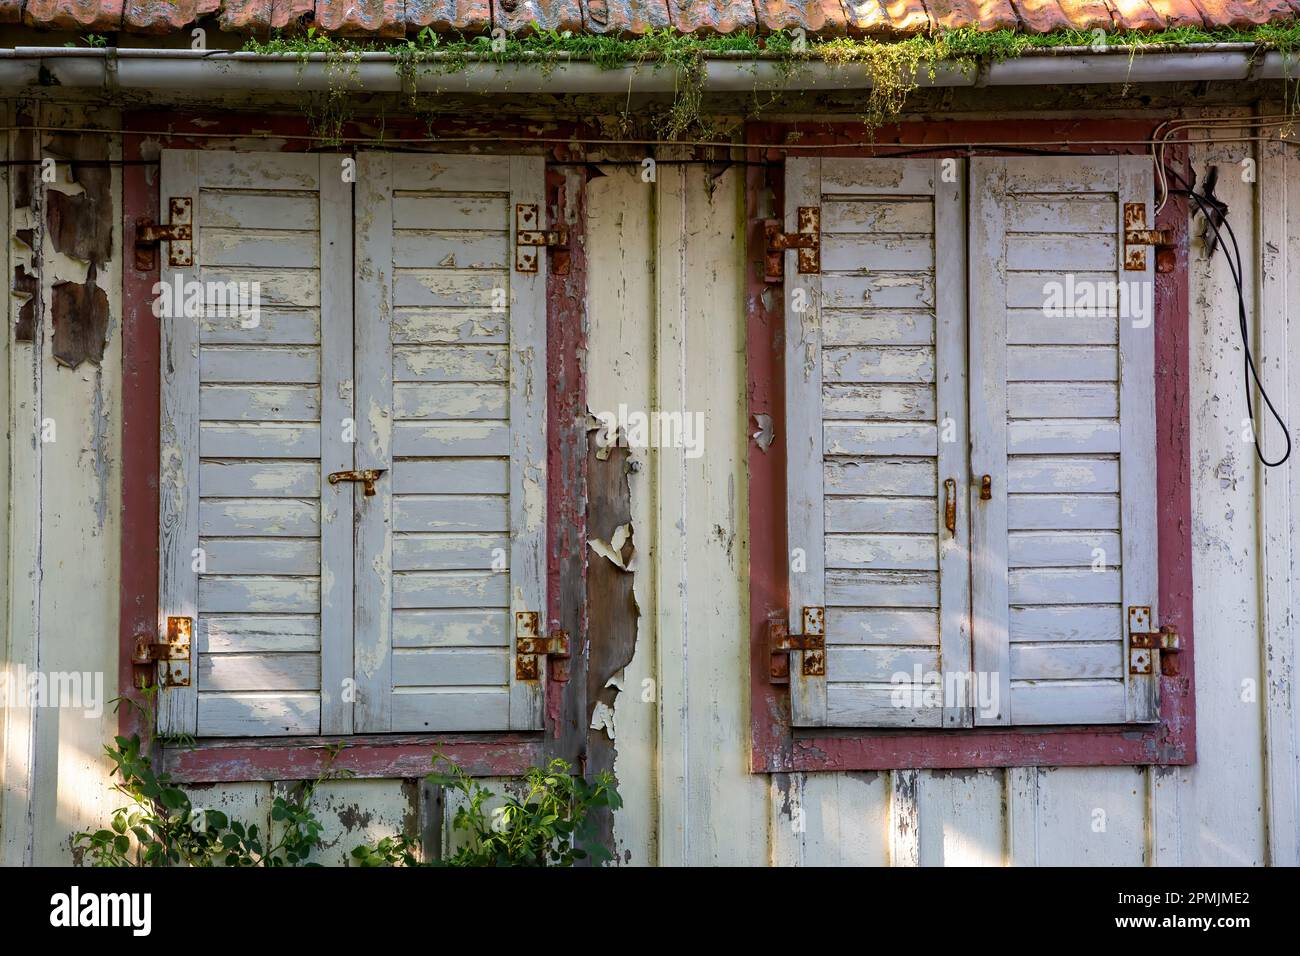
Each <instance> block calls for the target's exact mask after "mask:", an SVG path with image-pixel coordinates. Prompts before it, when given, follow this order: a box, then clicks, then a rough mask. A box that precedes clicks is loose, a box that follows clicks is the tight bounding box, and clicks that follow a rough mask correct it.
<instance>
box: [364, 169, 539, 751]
mask: <svg viewBox="0 0 1300 956" xmlns="http://www.w3.org/2000/svg"><path fill="white" fill-rule="evenodd" d="M543 177H544V165H543V162H542V160H541V159H540V158H536V157H497V156H435V155H419V156H416V155H402V154H388V153H363V154H362V155H361V156H360V157H359V161H358V169H357V192H356V201H357V258H358V272H357V289H356V291H357V312H356V315H357V318H356V322H357V326H356V338H357V409H358V415H357V418H358V421H357V427H358V433H357V467H358V468H383V469H385V470H386V473H385V475H384V476H383V478H381V479H380V481H379V482H378V484H377V486H376V492H377V493H376V495H375V496H374V497H371V498H365V497H363V496H362V494H361V491H360V489H359V488H358V489H357V491H356V507H357V530H358V534H357V564H356V586H357V599H356V670H357V679H358V683H359V691H360V698H359V700H358V707H357V712H356V714H357V730H358V731H390V730H391V731H408V732H415V731H449V730H478V731H487V730H532V729H539V728H541V726H542V702H543V683H544V676H543V680H542V681H531V682H530V681H517V680H516V679H515V665H514V639H515V614H516V613H518V612H524V611H534V612H537V613H538V614H539V615H540V620H541V621H542V622H543V623H544V622H545V620H546V601H545V529H546V521H545V502H546V421H545V409H546V392H547V381H546V375H545V360H546V324H545V320H546V307H545V290H546V255H545V253H544V252H542V253H540V254H539V255H538V257H537V258H538V261H539V266H538V271H536V272H531V273H530V272H520V271H517V270H516V269H515V268H514V255H513V239H514V231H515V205H516V204H518V203H532V204H536V205H537V206H538V209H539V210H544V208H545V206H544V203H545V199H544V178H543ZM494 306H495V307H494ZM494 559H495V567H494ZM542 671H543V675H544V673H545V666H543V667H542Z"/></svg>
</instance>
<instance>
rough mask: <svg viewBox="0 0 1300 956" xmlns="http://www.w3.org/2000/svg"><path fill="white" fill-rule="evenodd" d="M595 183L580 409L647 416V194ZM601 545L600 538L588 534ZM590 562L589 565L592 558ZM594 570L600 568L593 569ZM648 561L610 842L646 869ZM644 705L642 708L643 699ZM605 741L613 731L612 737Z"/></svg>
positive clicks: (643, 471)
mask: <svg viewBox="0 0 1300 956" xmlns="http://www.w3.org/2000/svg"><path fill="white" fill-rule="evenodd" d="M604 172H605V175H604V176H599V177H596V178H593V179H591V180H589V181H588V182H587V184H586V187H585V188H586V196H587V210H588V213H587V237H588V239H587V245H586V250H587V276H588V301H589V308H588V310H587V314H588V317H589V323H590V328H589V330H588V333H587V356H588V358H589V361H588V362H587V363H586V367H585V372H586V375H587V402H588V406H589V407H590V409H591V410H592V411H593V412H602V411H604V412H611V413H613V412H615V411H616V410H617V408H618V405H619V403H620V402H623V403H626V404H627V406H628V407H629V408H650V407H651V405H652V400H651V395H652V392H653V381H654V374H655V367H654V361H653V356H654V354H655V339H654V333H655V325H654V312H653V308H654V281H655V277H654V270H653V269H652V268H650V267H649V265H648V264H649V263H653V262H654V249H655V247H654V242H655V237H654V230H653V229H652V228H650V224H651V223H652V222H654V216H653V202H654V191H653V190H652V188H651V187H650V186H648V185H647V184H646V183H643V182H641V177H640V175H639V169H633V168H630V167H626V166H608V167H604ZM646 457H647V454H646V451H645V449H632V450H631V455H630V459H629V460H630V461H631V462H633V465H632V468H634V469H635V470H632V471H629V472H628V474H627V478H626V480H627V484H628V492H629V495H630V501H631V517H632V528H633V531H634V544H635V548H636V551H637V553H638V554H639V555H657V554H658V553H659V548H658V544H657V542H656V540H655V530H656V529H655V524H654V521H653V514H654V512H653V495H652V491H653V484H652V475H651V473H650V470H649V469H648V468H646V467H644V463H645V461H646ZM591 533H592V535H594V536H596V537H601V538H604V539H606V540H608V537H609V535H611V534H612V529H609V528H603V529H602V528H595V527H593V528H592V531H591ZM593 560H595V558H594V557H593ZM602 560H603V559H602ZM655 571H656V568H655V566H654V564H652V563H651V562H649V561H643V560H634V561H633V562H632V564H631V566H630V568H629V569H628V571H627V572H626V573H629V574H631V576H632V581H633V593H634V595H635V599H636V605H637V608H638V609H639V611H640V615H639V617H638V618H637V634H636V650H635V653H634V655H633V658H632V662H631V663H630V664H629V665H628V666H627V667H626V668H625V669H624V671H623V679H622V685H621V686H622V690H620V692H619V693H618V695H617V696H616V697H615V698H614V711H615V713H614V727H615V728H617V731H616V733H617V736H616V737H615V739H614V740H613V746H614V747H615V749H616V753H615V765H614V770H615V773H616V774H617V776H618V780H619V784H620V789H621V790H622V792H623V806H622V808H621V809H620V810H618V811H617V812H616V813H615V814H614V835H615V842H616V846H617V848H618V855H619V857H620V860H621V861H624V862H627V863H631V864H633V865H647V864H653V863H654V862H655V859H656V847H655V825H656V822H655V821H656V816H657V813H658V803H659V801H658V795H657V790H658V785H657V782H656V779H655V760H656V756H655V747H654V745H653V741H654V740H655V725H656V723H657V722H658V720H659V708H660V704H659V693H658V690H659V688H658V685H659V683H660V682H659V680H658V674H657V672H656V670H655V643H656V640H655V638H656V635H655V627H654V616H655V607H654V591H653V587H654V580H655ZM647 698H649V699H647ZM611 732H613V731H611Z"/></svg>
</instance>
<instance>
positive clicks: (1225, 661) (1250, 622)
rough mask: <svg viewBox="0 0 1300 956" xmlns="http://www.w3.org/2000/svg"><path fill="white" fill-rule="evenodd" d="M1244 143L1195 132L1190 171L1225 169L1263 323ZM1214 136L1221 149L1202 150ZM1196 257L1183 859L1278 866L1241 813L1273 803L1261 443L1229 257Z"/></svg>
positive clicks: (1251, 301) (1193, 251)
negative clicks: (1250, 409)
mask: <svg viewBox="0 0 1300 956" xmlns="http://www.w3.org/2000/svg"><path fill="white" fill-rule="evenodd" d="M1224 115H1230V116H1241V115H1243V113H1242V111H1238V110H1232V111H1229V112H1227V113H1225V114H1224ZM1236 135H1237V134H1236V133H1235V132H1233V131H1232V130H1230V129H1229V128H1227V127H1226V126H1220V127H1217V128H1215V127H1211V128H1208V129H1206V128H1198V129H1192V130H1189V132H1188V138H1189V139H1190V140H1192V145H1191V146H1190V147H1189V151H1190V158H1189V165H1190V167H1191V168H1193V169H1198V170H1199V169H1205V168H1206V166H1207V165H1208V164H1211V163H1217V164H1219V168H1220V173H1221V175H1220V176H1219V183H1218V187H1217V190H1216V192H1217V194H1218V195H1219V197H1220V198H1222V199H1223V201H1224V202H1226V203H1227V204H1228V205H1229V207H1230V208H1232V209H1234V210H1236V211H1235V213H1234V214H1233V215H1234V217H1235V218H1234V225H1233V229H1234V230H1235V231H1236V234H1237V240H1238V242H1239V243H1240V246H1241V258H1242V266H1243V268H1244V275H1243V276H1242V282H1243V287H1244V291H1245V300H1246V314H1247V315H1253V314H1254V313H1255V308H1256V296H1257V294H1258V289H1259V284H1258V276H1259V274H1260V269H1261V267H1262V266H1265V265H1266V263H1267V260H1266V259H1263V258H1262V251H1261V250H1260V248H1259V245H1258V243H1259V239H1260V235H1259V229H1258V224H1257V221H1256V216H1257V214H1258V213H1257V209H1256V198H1255V196H1256V192H1257V190H1258V184H1257V183H1248V182H1245V181H1244V179H1243V177H1242V176H1241V175H1239V174H1236V175H1223V173H1224V172H1225V171H1229V170H1234V171H1235V170H1240V168H1241V167H1240V163H1241V160H1242V159H1243V158H1245V157H1246V156H1248V155H1249V151H1248V149H1247V148H1246V147H1245V145H1244V144H1240V143H1236V142H1233V141H1232V140H1234V138H1235V137H1236ZM1207 139H1208V140H1220V141H1218V142H1206V143H1202V142H1201V141H1202V140H1207ZM1288 148H1289V147H1288ZM1194 228H1197V229H1199V227H1194ZM1188 259H1189V261H1188V266H1187V273H1188V310H1189V314H1188V353H1189V362H1190V365H1191V369H1190V371H1191V374H1190V379H1189V382H1190V384H1189V388H1188V402H1189V421H1190V426H1191V433H1190V439H1189V443H1190V448H1189V451H1188V457H1189V460H1190V467H1191V469H1192V475H1191V482H1192V487H1191V501H1192V529H1193V532H1192V535H1191V546H1192V555H1191V560H1192V580H1193V582H1194V583H1195V602H1194V604H1193V611H1194V616H1195V622H1194V633H1195V634H1198V635H1206V636H1207V639H1205V640H1202V641H1200V642H1199V643H1198V644H1197V647H1196V674H1197V675H1198V676H1197V680H1196V749H1197V762H1196V766H1195V767H1193V768H1189V771H1188V773H1187V776H1186V777H1185V778H1184V777H1183V776H1182V775H1181V774H1180V775H1179V776H1178V777H1177V778H1176V779H1179V780H1185V781H1186V782H1185V783H1183V784H1182V785H1181V786H1180V787H1179V793H1178V801H1179V819H1180V826H1179V830H1180V833H1181V839H1182V856H1183V859H1182V862H1183V863H1184V864H1185V865H1188V866H1254V865H1260V864H1263V863H1264V862H1266V861H1267V858H1268V834H1267V827H1266V821H1265V818H1264V816H1263V815H1262V814H1259V813H1254V812H1252V813H1246V812H1243V808H1246V807H1258V806H1263V805H1264V801H1265V799H1266V796H1265V792H1264V791H1265V785H1266V774H1265V772H1264V768H1263V767H1262V766H1261V759H1262V755H1263V753H1264V749H1265V743H1264V739H1265V738H1264V728H1263V726H1262V714H1263V710H1264V708H1263V706H1262V699H1261V697H1260V695H1259V690H1260V688H1259V677H1260V675H1261V674H1263V673H1264V668H1265V662H1264V660H1263V649H1262V646H1261V640H1260V630H1259V624H1260V615H1261V613H1262V612H1261V603H1262V598H1261V592H1262V588H1263V582H1262V580H1261V579H1260V576H1259V575H1260V567H1259V552H1260V535H1259V527H1258V510H1257V505H1258V488H1259V484H1258V483H1259V475H1258V470H1259V468H1260V466H1259V464H1258V462H1257V461H1256V458H1255V450H1254V447H1253V445H1252V444H1251V443H1250V442H1249V441H1246V440H1243V432H1244V427H1243V425H1244V419H1245V418H1246V403H1245V396H1244V395H1243V389H1242V354H1241V333H1240V331H1239V329H1238V327H1237V324H1238V323H1237V292H1236V287H1235V285H1234V283H1233V280H1232V276H1231V273H1230V270H1229V268H1228V261H1227V257H1226V256H1225V255H1224V254H1223V252H1222V250H1218V251H1216V252H1215V253H1214V255H1213V256H1212V257H1210V256H1207V255H1206V246H1205V243H1202V242H1191V243H1190V244H1189V248H1188ZM1252 344H1257V343H1255V342H1252ZM1292 427H1293V428H1294V421H1293V422H1292ZM1292 464H1294V462H1292V463H1289V464H1288V465H1287V466H1286V468H1287V469H1288V470H1289V469H1290V468H1291V466H1292ZM1229 755H1230V758H1229ZM1216 757H1218V758H1219V759H1216ZM1189 821H1194V822H1193V823H1190V824H1189Z"/></svg>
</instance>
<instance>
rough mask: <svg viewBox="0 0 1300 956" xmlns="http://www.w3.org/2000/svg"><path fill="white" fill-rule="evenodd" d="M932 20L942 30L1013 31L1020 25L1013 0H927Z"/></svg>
mask: <svg viewBox="0 0 1300 956" xmlns="http://www.w3.org/2000/svg"><path fill="white" fill-rule="evenodd" d="M925 7H926V9H927V10H929V11H930V19H931V20H933V21H934V22H935V24H937V25H938V26H939V27H940V28H941V29H944V30H955V29H957V28H958V27H971V26H978V27H979V28H980V29H981V30H1013V29H1015V28H1016V27H1018V26H1019V25H1020V18H1019V17H1017V16H1016V11H1015V9H1014V8H1013V7H1012V6H1011V0H925Z"/></svg>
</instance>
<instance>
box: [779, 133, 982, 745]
mask: <svg viewBox="0 0 1300 956" xmlns="http://www.w3.org/2000/svg"><path fill="white" fill-rule="evenodd" d="M964 177H965V170H964V168H963V164H962V162H961V161H960V160H929V159H904V160H877V159H840V158H835V159H830V158H827V159H805V158H796V159H791V160H789V161H788V162H787V165H786V193H785V203H786V209H787V214H786V224H785V225H786V230H787V231H789V232H796V231H797V230H798V210H799V208H800V207H806V206H817V207H820V210H821V212H820V220H821V272H820V274H817V275H800V274H799V272H798V258H797V254H796V253H795V252H788V253H787V254H786V261H785V277H786V296H787V300H786V303H785V315H786V335H785V339H786V354H785V365H786V375H785V380H786V416H787V422H786V452H787V456H788V465H787V467H788V474H787V479H788V486H789V513H788V535H789V545H790V548H791V552H792V553H791V573H790V621H789V625H790V630H791V633H800V632H801V631H802V625H803V621H802V618H803V609H804V608H805V607H825V610H826V614H825V629H826V634H825V640H826V668H825V670H826V674H825V675H824V676H805V675H804V674H803V673H802V671H803V666H802V665H803V654H802V653H800V652H795V653H793V654H791V662H790V674H791V678H790V682H791V697H792V706H793V716H794V723H795V724H796V726H831V727H893V726H916V727H940V726H965V725H968V724H969V721H970V711H969V707H968V695H967V691H966V689H964V688H963V687H962V685H961V684H960V683H958V682H954V681H952V680H947V679H945V678H946V677H947V675H964V674H965V673H966V672H967V671H968V670H969V666H970V643H969V640H970V636H969V623H968V621H969V616H968V612H969V597H968V593H969V592H968V585H969V565H968V563H967V554H968V550H969V549H968V527H969V525H968V520H969V518H968V515H967V513H966V510H965V501H964V500H961V499H959V500H956V501H955V502H954V504H955V507H956V509H957V513H956V520H955V521H954V526H953V530H952V531H949V530H948V528H947V527H946V522H945V520H944V518H945V501H944V495H945V481H947V480H949V479H951V480H952V481H953V482H954V485H955V487H956V488H957V489H958V494H959V495H960V489H961V488H963V487H964V483H965V482H964V478H965V474H966V447H967V438H966V421H967V412H966V344H965V333H966V328H965V321H966V315H965V313H966V271H965V269H966V259H965V255H964V245H965V228H964V226H965V210H964V185H963V181H964ZM940 680H944V682H945V683H947V684H948V685H949V686H950V687H952V688H954V690H955V692H956V695H957V696H955V697H954V696H951V695H950V696H948V697H947V698H946V699H945V698H943V697H942V696H939V695H938V694H937V692H936V691H937V685H938V684H939V681H940ZM940 689H941V688H940ZM927 691H928V692H927Z"/></svg>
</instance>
